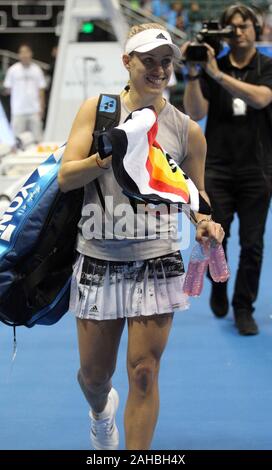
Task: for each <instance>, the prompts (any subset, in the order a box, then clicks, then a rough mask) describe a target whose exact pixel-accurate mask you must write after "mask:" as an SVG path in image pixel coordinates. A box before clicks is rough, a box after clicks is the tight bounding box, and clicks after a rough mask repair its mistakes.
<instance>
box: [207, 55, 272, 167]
mask: <svg viewBox="0 0 272 470" xmlns="http://www.w3.org/2000/svg"><path fill="white" fill-rule="evenodd" d="M218 66H219V69H220V70H221V71H222V72H224V73H226V74H228V75H231V76H233V77H234V78H237V79H240V80H242V81H244V82H247V83H251V84H253V85H265V86H267V87H269V88H271V89H272V59H270V58H269V57H267V56H265V55H263V54H260V53H259V52H256V54H255V55H254V57H253V58H252V60H251V62H250V63H249V64H248V65H247V66H246V67H244V68H243V69H238V68H237V67H235V66H233V65H232V64H231V62H230V60H229V56H228V55H226V56H224V57H222V58H221V59H218ZM201 89H202V93H203V95H204V97H205V98H206V99H207V100H208V101H209V112H208V119H207V127H206V139H207V143H208V153H207V161H206V168H207V169H215V170H216V169H220V171H224V172H227V173H230V172H231V173H233V172H235V173H237V172H238V173H240V172H253V171H256V170H258V169H259V170H260V168H261V169H262V170H264V171H265V172H269V173H272V105H271V104H270V105H269V106H267V107H266V108H263V109H260V110H257V109H254V108H252V107H251V106H249V105H246V103H245V102H243V101H242V100H237V99H236V100H235V101H234V98H233V97H232V95H231V94H230V93H229V92H228V91H226V90H225V89H224V88H223V87H222V86H221V85H220V84H218V83H216V81H215V80H213V79H212V78H210V77H209V76H208V75H207V74H206V73H205V72H203V77H202V78H201Z"/></svg>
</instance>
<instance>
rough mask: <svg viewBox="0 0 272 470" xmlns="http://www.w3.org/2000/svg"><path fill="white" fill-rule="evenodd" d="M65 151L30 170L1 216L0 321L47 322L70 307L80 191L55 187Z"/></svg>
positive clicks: (50, 322)
mask: <svg viewBox="0 0 272 470" xmlns="http://www.w3.org/2000/svg"><path fill="white" fill-rule="evenodd" d="M63 151H64V147H63V148H60V149H59V150H57V151H56V153H54V154H52V155H50V157H49V158H48V159H47V160H46V161H45V162H44V163H42V164H41V165H40V166H39V167H38V168H37V169H36V170H35V171H34V172H33V173H32V175H31V176H30V177H29V178H28V180H27V181H26V183H25V184H24V186H23V187H22V188H21V189H20V191H19V192H18V193H17V195H16V197H15V198H14V199H13V201H12V202H11V204H10V206H9V207H8V209H7V210H6V211H5V213H4V215H3V216H2V218H1V220H0V320H2V321H3V322H4V323H7V324H8V325H13V326H19V325H25V326H28V327H31V326H33V325H34V324H35V323H38V324H44V325H51V324H53V323H55V322H56V321H58V320H59V319H60V318H61V316H62V315H63V314H64V313H65V312H66V311H67V310H68V306H69V285H70V278H71V272H72V264H73V258H74V246H75V241H76V234H77V224H78V221H79V218H80V213H81V207H82V202H83V190H82V189H79V190H74V191H70V192H67V193H62V192H61V191H60V190H59V187H58V180H57V174H58V170H59V165H60V158H61V155H62V153H63Z"/></svg>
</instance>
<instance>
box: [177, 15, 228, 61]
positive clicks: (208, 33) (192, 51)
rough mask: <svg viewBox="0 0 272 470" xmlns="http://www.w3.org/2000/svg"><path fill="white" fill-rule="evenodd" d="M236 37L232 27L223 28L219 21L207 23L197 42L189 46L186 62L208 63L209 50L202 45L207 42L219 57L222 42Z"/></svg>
mask: <svg viewBox="0 0 272 470" xmlns="http://www.w3.org/2000/svg"><path fill="white" fill-rule="evenodd" d="M233 36H234V30H233V27H232V26H226V27H225V28H221V26H220V23H219V21H205V22H203V24H202V29H201V30H200V31H199V32H198V33H197V35H196V38H195V40H194V41H193V42H192V43H191V44H189V46H188V47H187V50H186V57H185V61H186V62H206V61H207V59H208V49H207V47H206V46H205V45H204V44H202V43H204V42H206V43H207V44H209V45H210V46H211V47H212V48H213V49H214V50H215V55H216V56H217V55H218V54H219V52H220V51H221V49H222V44H221V40H222V39H223V38H231V37H233Z"/></svg>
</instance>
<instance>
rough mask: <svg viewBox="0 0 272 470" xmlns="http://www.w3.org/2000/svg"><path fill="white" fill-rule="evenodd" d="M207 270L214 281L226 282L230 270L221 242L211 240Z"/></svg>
mask: <svg viewBox="0 0 272 470" xmlns="http://www.w3.org/2000/svg"><path fill="white" fill-rule="evenodd" d="M209 270H210V275H211V277H212V279H213V281H215V282H226V281H227V280H228V278H229V277H230V270H229V267H228V264H227V261H226V257H225V253H224V248H223V246H222V244H221V243H217V242H211V246H210V259H209Z"/></svg>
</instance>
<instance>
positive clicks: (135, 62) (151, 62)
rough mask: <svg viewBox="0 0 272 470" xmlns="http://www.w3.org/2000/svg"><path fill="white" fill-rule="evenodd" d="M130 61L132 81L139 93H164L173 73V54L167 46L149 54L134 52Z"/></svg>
mask: <svg viewBox="0 0 272 470" xmlns="http://www.w3.org/2000/svg"><path fill="white" fill-rule="evenodd" d="M129 57H130V59H129V72H130V80H131V82H132V83H133V85H134V87H135V88H136V89H137V91H138V92H140V93H141V94H142V93H148V94H150V93H158V92H160V93H162V91H163V90H164V88H165V87H166V86H167V83H168V81H169V79H170V76H171V73H172V71H173V52H172V50H171V48H170V47H169V46H167V45H165V46H160V47H157V48H156V49H153V50H152V51H149V52H144V53H139V52H133V53H132V54H131V55H130V56H129Z"/></svg>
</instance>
